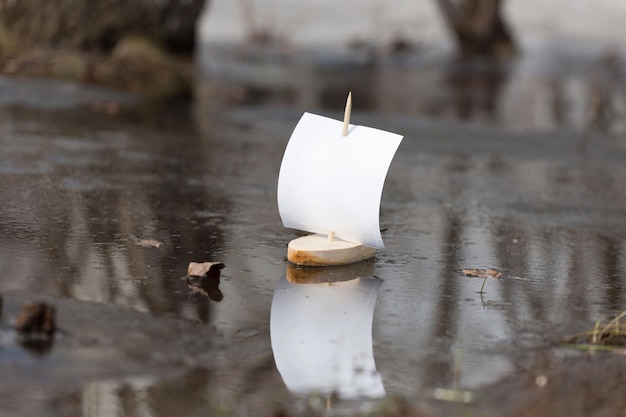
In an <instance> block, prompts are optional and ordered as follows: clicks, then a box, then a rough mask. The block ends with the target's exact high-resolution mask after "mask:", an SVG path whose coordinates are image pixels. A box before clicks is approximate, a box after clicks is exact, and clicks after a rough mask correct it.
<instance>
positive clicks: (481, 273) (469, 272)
mask: <svg viewBox="0 0 626 417" xmlns="http://www.w3.org/2000/svg"><path fill="white" fill-rule="evenodd" d="M461 273H463V275H466V276H468V277H470V278H496V279H500V278H502V272H500V271H498V270H497V269H493V268H488V269H461Z"/></svg>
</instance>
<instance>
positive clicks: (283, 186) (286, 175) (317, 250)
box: [278, 94, 402, 266]
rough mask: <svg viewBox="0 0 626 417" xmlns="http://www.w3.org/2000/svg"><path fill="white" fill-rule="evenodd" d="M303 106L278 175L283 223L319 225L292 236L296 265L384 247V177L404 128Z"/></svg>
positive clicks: (347, 259)
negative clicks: (399, 131)
mask: <svg viewBox="0 0 626 417" xmlns="http://www.w3.org/2000/svg"><path fill="white" fill-rule="evenodd" d="M351 101H352V95H351V94H350V95H348V101H347V104H346V112H345V118H344V121H343V123H342V122H341V121H338V120H334V119H329V118H327V117H323V116H318V115H314V114H311V113H304V115H303V116H302V118H301V119H300V121H299V122H298V124H297V125H296V128H295V129H294V131H293V133H292V135H291V138H290V139H289V143H288V144H287V148H286V150H285V154H284V156H283V161H282V164H281V167H280V174H279V177H278V211H279V213H280V217H281V220H282V222H283V225H284V226H285V227H289V228H293V229H298V230H303V231H306V232H311V233H314V234H313V235H308V236H304V237H301V238H298V239H294V240H292V241H291V242H290V243H289V246H288V251H287V259H288V260H289V261H290V262H292V263H294V264H297V265H311V266H331V265H345V264H350V263H353V262H358V261H361V260H364V259H367V258H371V257H372V256H374V255H375V253H376V249H383V248H384V244H383V240H382V237H381V235H380V227H379V210H380V199H381V196H382V192H383V186H384V183H385V177H386V176H387V171H388V170H389V165H390V164H391V160H392V159H393V156H394V154H395V153H396V150H397V149H398V146H399V145H400V142H401V141H402V136H400V135H397V134H395V133H390V132H386V131H383V130H378V129H373V128H370V127H365V126H355V125H351V124H350V111H351V107H352V105H351Z"/></svg>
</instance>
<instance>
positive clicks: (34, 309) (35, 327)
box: [15, 302, 56, 338]
mask: <svg viewBox="0 0 626 417" xmlns="http://www.w3.org/2000/svg"><path fill="white" fill-rule="evenodd" d="M55 317H56V310H55V308H54V307H53V306H51V305H48V304H46V303H44V302H31V303H26V304H24V305H23V306H22V310H21V311H20V313H19V314H18V315H17V319H16V321H15V327H16V329H17V331H18V333H20V334H21V335H22V336H27V337H31V336H43V337H46V338H52V336H53V335H54V332H55V330H56V323H55Z"/></svg>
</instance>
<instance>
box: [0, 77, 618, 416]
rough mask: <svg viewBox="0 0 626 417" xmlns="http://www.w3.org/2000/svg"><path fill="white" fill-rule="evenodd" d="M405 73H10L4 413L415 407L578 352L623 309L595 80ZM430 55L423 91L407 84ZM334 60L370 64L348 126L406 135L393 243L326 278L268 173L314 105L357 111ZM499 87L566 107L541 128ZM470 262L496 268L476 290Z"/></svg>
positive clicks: (613, 153)
mask: <svg viewBox="0 0 626 417" xmlns="http://www.w3.org/2000/svg"><path fill="white" fill-rule="evenodd" d="M402 68H403V67H402V66H401V65H399V66H395V67H394V66H390V67H388V68H386V69H382V70H380V71H378V72H374V73H373V72H372V69H371V68H364V69H361V70H358V71H357V70H355V69H354V68H351V69H350V71H348V72H345V71H343V72H342V71H341V70H336V69H332V71H331V70H328V69H322V70H319V69H318V70H316V71H312V72H310V73H309V74H313V75H310V77H312V78H309V80H311V79H312V80H314V81H315V83H313V84H310V85H309V86H310V87H311V88H309V89H307V88H302V87H299V86H298V85H296V86H289V87H284V88H283V87H280V86H279V87H276V89H274V90H273V91H265V90H262V89H259V87H258V86H252V87H251V86H249V85H248V86H246V85H243V84H238V83H236V82H234V81H232V80H230V81H229V82H228V83H220V84H219V85H218V87H219V88H215V85H205V84H203V85H202V86H201V88H200V90H201V91H200V93H199V95H198V100H197V101H196V103H195V104H194V105H189V104H185V103H182V104H170V105H166V106H149V105H144V104H141V103H136V102H134V100H135V99H134V98H133V97H129V96H124V95H118V94H113V93H110V92H103V91H100V90H92V89H89V88H86V87H76V86H73V87H71V88H68V87H67V86H64V85H62V86H61V87H62V88H61V90H62V91H61V92H59V91H58V89H59V88H60V87H59V86H60V84H57V83H43V84H41V85H40V84H37V83H38V82H37V83H34V82H33V81H13V80H12V81H11V82H10V83H9V82H8V81H6V80H3V84H2V86H3V90H2V94H3V96H4V99H3V101H2V102H3V103H4V104H3V107H2V109H1V110H0V123H1V124H0V199H1V200H2V204H1V205H0V227H1V228H2V233H1V234H0V254H1V257H0V294H2V295H3V297H4V307H3V310H2V316H1V320H2V321H1V323H2V325H1V327H0V368H1V372H0V411H2V413H4V414H8V415H52V416H57V415H58V416H60V415H71V414H80V413H82V415H84V416H120V417H122V416H139V415H147V416H160V415H174V414H176V415H188V416H192V415H213V414H218V413H221V414H224V415H233V414H234V415H272V414H273V413H274V412H275V411H277V410H283V409H286V410H302V409H304V408H312V409H313V410H314V411H315V410H316V411H317V412H323V411H324V410H326V409H327V408H328V407H330V409H331V410H335V411H337V412H345V411H351V412H352V411H356V410H366V411H367V410H370V409H372V407H376V406H377V404H378V403H377V401H378V400H379V399H381V398H383V397H384V396H385V395H400V396H406V397H408V398H412V399H414V400H415V401H418V402H419V401H420V399H427V398H430V394H429V393H430V392H432V389H434V388H453V387H456V388H463V389H468V390H472V389H475V388H477V387H480V386H482V385H485V384H489V383H492V382H495V381H497V380H499V379H500V378H501V377H504V376H506V375H515V374H518V373H523V372H524V371H525V370H527V369H528V368H530V367H531V366H533V364H534V361H535V358H536V355H537V352H541V354H542V355H543V356H544V357H545V356H547V357H552V356H554V357H560V356H563V355H574V354H575V352H570V351H567V350H564V349H560V348H554V345H555V343H556V342H558V341H559V340H560V338H562V337H563V336H566V335H568V334H571V333H573V332H576V331H579V330H581V328H582V329H584V328H587V327H588V326H589V325H590V324H591V325H592V324H593V323H594V322H595V321H596V320H598V319H602V318H605V317H609V316H612V315H614V314H616V313H618V312H620V311H622V310H624V309H626V295H625V294H626V293H625V292H624V287H625V285H626V242H625V238H624V236H626V209H625V207H626V188H625V187H624V186H623V185H624V184H625V183H626V164H624V162H625V161H626V141H625V139H624V137H623V135H620V134H615V131H618V132H619V128H620V126H619V125H617V124H611V123H609V124H606V123H603V124H595V123H593V122H594V119H585V118H583V116H582V115H580V114H579V113H576V111H574V110H572V109H576V108H580V107H586V106H588V102H587V101H586V100H587V99H588V98H589V97H595V96H594V95H593V94H592V93H591V91H593V88H592V87H590V83H589V82H587V81H588V79H586V78H584V77H582V78H581V77H580V76H577V75H576V73H571V74H569V76H570V77H571V80H574V81H571V83H570V84H567V85H570V86H571V85H574V87H571V91H572V97H578V98H579V101H575V100H574V101H572V100H569V99H568V100H565V101H566V102H567V103H569V104H568V106H567V107H566V108H567V109H569V110H568V111H566V112H563V111H561V110H559V109H558V108H557V107H558V106H557V107H555V106H548V104H549V103H554V100H556V99H554V96H553V95H550V94H547V96H546V95H545V94H543V93H545V90H543V89H538V91H539V92H540V93H541V94H539V96H536V95H533V94H527V95H525V96H524V97H527V98H526V100H527V102H526V104H524V105H523V106H522V104H523V103H522V104H520V101H518V100H517V99H516V96H515V94H513V93H511V92H515V91H523V90H524V89H523V86H524V82H527V81H528V78H524V77H515V76H511V75H510V76H509V77H510V78H509V79H508V80H507V82H506V85H507V88H506V89H504V90H503V91H506V92H509V93H507V94H504V93H498V94H497V95H496V96H495V98H494V99H493V100H492V99H489V97H490V96H489V94H490V93H489V91H491V90H490V89H491V86H492V84H491V83H488V82H487V81H488V80H489V79H492V81H493V76H492V75H488V76H487V78H480V77H479V79H482V80H483V81H480V82H478V81H472V79H471V77H470V79H469V80H465V81H466V84H463V83H461V85H465V87H462V88H460V89H454V88H452V89H450V88H449V84H446V83H445V82H442V81H441V80H448V79H449V78H448V76H449V74H450V72H445V71H446V68H448V67H447V66H446V65H444V66H443V69H442V67H441V66H440V67H436V68H438V69H436V68H433V67H429V68H427V69H426V70H424V71H425V72H424V73H422V76H421V77H420V76H418V75H419V74H417V73H413V72H411V71H408V70H407V69H406V68H405V69H404V70H403V69H402ZM328 71H331V72H330V75H328ZM438 71H439V72H438ZM441 71H444V72H441ZM453 73H455V72H454V71H453ZM511 73H512V74H515V71H512V72H511V71H509V74H511ZM316 74H317V75H316ZM337 74H339V75H338V77H339V78H337V77H336V75H337ZM394 74H395V75H394ZM429 74H437V76H436V77H435V78H433V79H432V80H434V81H433V82H432V85H433V88H432V89H425V90H424V95H422V96H421V98H414V97H415V96H413V95H411V94H410V92H408V91H407V92H401V91H396V90H394V88H397V85H395V86H394V84H393V83H392V82H391V81H392V80H394V79H398V77H399V76H401V77H404V78H405V79H408V80H410V79H414V80H423V79H426V80H428V79H429V78H428V77H429ZM442 74H443V75H442ZM446 74H447V75H446ZM478 74H484V71H483V70H482V69H480V68H479V70H478ZM524 74H525V73H524ZM579 75H580V74H579ZM341 77H343V78H341ZM372 77H373V78H372ZM542 77H543V75H542ZM542 77H539V78H532V80H534V81H532V83H531V84H533V85H534V83H535V82H538V81H537V80H538V79H540V80H544V78H542ZM565 78H567V77H565ZM337 79H339V80H342V79H343V80H349V81H348V84H350V82H355V83H356V81H358V80H365V81H367V80H372V79H374V80H375V81H376V82H375V83H373V84H371V85H375V86H377V89H376V90H375V91H377V93H376V94H374V93H372V92H371V91H370V93H368V94H366V93H365V92H364V93H363V94H364V97H365V99H364V100H363V104H355V111H354V114H353V118H352V121H353V122H354V123H356V124H365V125H374V126H376V127H380V128H384V129H388V130H392V131H394V132H398V133H401V134H403V135H404V136H405V139H404V142H403V143H402V145H401V147H400V149H399V151H398V154H397V155H396V158H395V159H394V162H393V163H392V166H391V169H390V171H389V175H388V177H387V181H386V186H385V191H384V194H383V203H382V208H381V227H382V228H384V229H385V231H384V232H383V238H384V240H385V244H386V250H385V251H381V252H379V253H378V255H377V257H376V259H375V261H374V262H369V263H365V264H361V265H357V266H355V267H354V268H345V269H342V270H339V271H338V270H330V271H322V272H320V273H319V274H318V273H316V274H314V275H313V276H312V275H310V274H309V275H307V274H308V272H306V271H305V272H303V271H294V270H293V269H290V268H289V266H288V265H287V264H286V263H285V261H284V258H285V255H286V245H287V243H288V242H289V240H291V239H292V238H294V237H296V236H299V235H300V234H299V233H298V232H295V231H292V230H287V229H284V228H283V227H282V226H281V224H280V219H279V216H278V211H277V208H276V181H277V177H278V167H279V165H280V161H281V157H282V152H283V150H284V148H285V145H286V143H287V140H288V138H289V135H290V133H291V130H292V129H293V126H294V125H295V123H296V122H297V120H298V119H299V117H300V115H301V113H302V111H304V110H308V111H317V112H320V113H323V114H326V115H329V116H336V117H341V110H340V107H341V104H340V103H341V102H342V101H343V97H344V93H343V91H340V90H343V89H344V87H342V86H341V85H340V84H341V83H339V82H337V81H336V80H337ZM420 82H422V81H420ZM357 84H358V85H361V84H360V83H357ZM427 84H428V83H427ZM303 85H305V86H306V85H307V84H306V83H304V84H303ZM358 85H357V86H356V87H358ZM386 85H388V86H389V88H388V89H385V88H384V87H385V86H386ZM420 85H421V84H420ZM579 85H582V86H585V88H588V89H586V90H585V89H583V90H582V91H586V93H585V94H578V95H576V94H575V93H576V92H580V91H581V90H580V88H578V87H577V86H579ZM42 86H43V90H42ZM224 86H227V88H226V89H225V91H226V93H227V94H228V96H227V97H224V96H221V95H218V94H217V93H218V92H219V93H224V89H223V87H224ZM446 86H448V87H446ZM415 88H416V89H417V88H418V87H417V86H416V87H415ZM557 90H558V89H557ZM51 91H52V92H53V93H51ZM54 91H57V93H54ZM361 91H364V90H363V89H361ZM394 91H396V92H395V93H393V92H394ZM555 91H556V90H555ZM559 91H563V90H559ZM567 91H570V90H567ZM356 92H357V94H355V103H359V94H358V93H359V90H358V89H357V91H356ZM305 93H306V94H305ZM457 93H459V94H460V93H462V94H461V95H459V94H457ZM50 94H52V96H56V95H59V94H60V95H62V96H63V97H66V98H67V101H63V102H57V103H55V104H54V105H49V103H50V100H48V99H47V98H46V97H48V95H50ZM468 94H469V95H468ZM542 94H543V95H542ZM424 96H425V97H424ZM546 97H547V99H546ZM581 97H582V98H581ZM559 100H560V99H559ZM559 100H556V102H559ZM609 102H610V103H612V102H613V101H611V100H609ZM453 103H460V104H459V105H460V106H461V107H459V108H457V107H455V106H454V105H453ZM468 103H469V105H470V107H469V108H470V109H475V111H470V112H469V113H468V112H467V106H466V105H467V104H468ZM506 103H513V104H515V105H518V106H522V107H515V106H513V108H514V109H515V108H524V109H530V110H528V111H535V110H534V109H535V106H540V105H542V106H544V108H550V109H552V111H553V112H552V113H549V117H547V116H546V117H547V118H546V117H543V118H542V119H541V120H542V121H543V122H542V123H543V124H537V123H535V122H534V120H536V119H533V118H528V117H527V116H528V114H530V113H528V112H522V115H521V116H520V117H518V118H514V115H515V111H513V110H510V108H511V106H509V107H507V106H506V105H505V104H506ZM528 103H530V104H528ZM537 103H539V104H537ZM546 103H548V104H546ZM464 106H465V107H464ZM577 106H578V107H577ZM390 108H396V109H402V111H398V112H392V111H390V110H389V109H390ZM617 108H618V109H619V107H617ZM428 109H430V110H433V109H434V110H433V111H429V110H428ZM437 109H439V110H437ZM455 109H456V110H455ZM459 109H460V110H459ZM464 109H465V110H464ZM489 109H492V111H491V113H489V111H488V110H489ZM507 109H509V110H507ZM457 110H458V112H457ZM490 114H491V115H492V117H487V116H489V115H490ZM533 114H534V113H533ZM559 114H561V115H562V114H565V115H567V117H561V118H559V117H560V116H558V115H559ZM485 115H487V116H485ZM494 115H495V116H494ZM498 115H499V116H498ZM598 115H599V116H601V117H604V116H605V114H604V113H602V112H600V113H598ZM496 116H497V117H496ZM544 116H545V114H544ZM508 118H514V121H515V123H508V122H507V120H509V119H508ZM529 120H530V122H529ZM546 120H547V121H546ZM559 120H561V122H559ZM602 120H603V121H606V120H604V119H602ZM609 121H610V120H609ZM607 132H608V133H607ZM140 239H155V240H158V241H160V242H162V243H163V244H164V245H163V246H162V247H150V246H147V247H146V246H142V245H139V244H138V243H140ZM192 261H219V262H223V263H225V265H226V268H225V269H224V270H223V271H222V274H221V277H220V278H219V280H218V279H213V280H211V281H210V282H206V283H205V287H204V288H205V289H207V288H208V291H206V292H207V293H208V294H209V295H212V296H211V297H207V296H205V295H203V294H201V293H199V292H198V291H193V290H192V289H191V288H190V287H189V286H188V283H187V282H186V280H185V274H186V269H187V265H188V263H189V262H192ZM460 268H496V269H498V270H500V271H502V272H503V278H501V279H500V280H495V279H489V280H488V281H487V282H485V288H484V292H483V293H482V294H481V293H479V290H480V289H481V286H482V285H483V280H482V279H476V278H468V277H465V276H463V275H462V274H461V273H459V272H458V269H460ZM356 277H360V278H359V279H355V278H356ZM28 299H44V300H47V301H48V302H50V303H51V304H53V305H55V307H56V308H57V311H58V325H59V327H60V329H61V330H60V331H59V333H58V335H57V337H56V339H55V341H54V344H53V345H52V346H48V347H47V348H45V349H39V350H32V349H27V348H25V347H23V346H21V345H20V344H19V343H17V342H16V341H15V334H14V332H13V330H12V327H11V323H12V321H13V320H14V318H15V316H16V314H17V312H18V310H19V307H20V305H21V303H22V302H23V301H24V300H28ZM364 398H369V400H368V401H364Z"/></svg>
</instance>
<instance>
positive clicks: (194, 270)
mask: <svg viewBox="0 0 626 417" xmlns="http://www.w3.org/2000/svg"><path fill="white" fill-rule="evenodd" d="M222 269H224V264H223V263H222V262H190V263H189V266H188V267H187V275H190V276H192V277H202V276H205V275H219V273H220V271H221V270H222Z"/></svg>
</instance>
